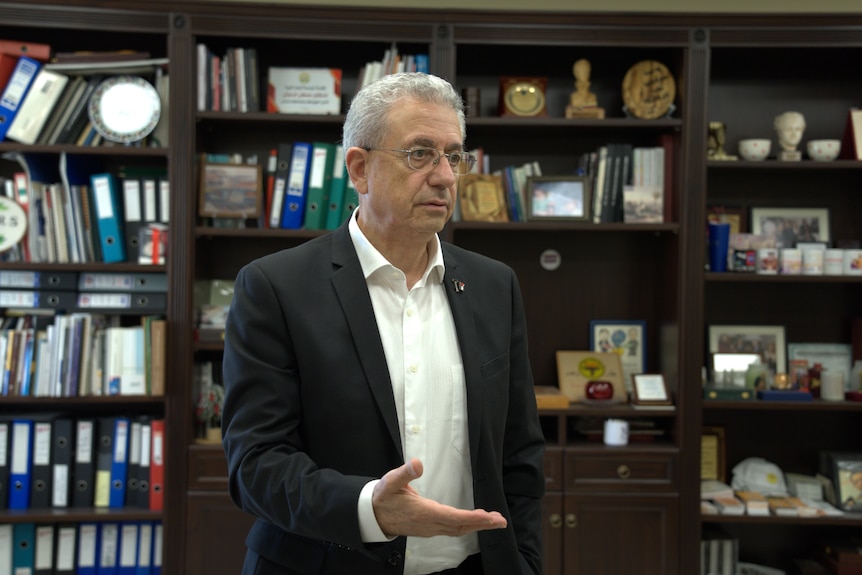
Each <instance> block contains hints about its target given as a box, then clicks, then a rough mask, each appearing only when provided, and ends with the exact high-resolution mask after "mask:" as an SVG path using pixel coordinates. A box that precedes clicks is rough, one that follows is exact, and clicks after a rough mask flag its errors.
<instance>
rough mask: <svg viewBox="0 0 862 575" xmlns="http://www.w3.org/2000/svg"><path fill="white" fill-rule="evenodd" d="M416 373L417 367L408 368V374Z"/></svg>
mask: <svg viewBox="0 0 862 575" xmlns="http://www.w3.org/2000/svg"><path fill="white" fill-rule="evenodd" d="M417 371H419V368H418V367H416V366H415V365H411V366H410V372H411V373H416V372H417Z"/></svg>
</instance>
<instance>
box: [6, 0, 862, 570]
mask: <svg viewBox="0 0 862 575" xmlns="http://www.w3.org/2000/svg"><path fill="white" fill-rule="evenodd" d="M0 21H2V22H3V24H2V25H0V31H2V35H4V36H7V37H18V38H22V39H32V40H35V41H38V40H40V39H45V40H49V41H50V42H51V43H52V45H55V46H57V47H60V46H62V47H64V48H66V47H68V48H69V49H121V48H132V47H140V48H143V47H145V48H147V49H149V50H150V51H151V52H153V53H156V54H160V55H167V56H168V57H169V58H170V77H171V92H170V147H169V148H168V150H167V151H166V152H165V154H166V155H165V156H164V158H163V160H162V161H165V162H166V163H167V165H168V167H169V173H170V183H171V189H172V192H173V193H172V206H171V218H170V220H171V245H170V253H171V258H170V261H169V263H168V266H167V271H168V273H169V277H170V294H171V296H170V305H169V309H168V310H167V315H168V318H169V321H170V336H169V350H170V351H169V367H168V370H169V382H168V393H167V396H166V397H165V399H164V402H163V403H160V404H158V405H156V406H154V407H153V408H154V409H156V410H157V411H159V410H161V411H163V413H164V416H165V418H166V420H167V424H168V432H169V442H168V445H169V451H168V454H167V458H168V459H167V463H166V465H167V469H168V492H167V495H166V503H165V512H164V514H163V515H162V517H163V521H164V525H165V559H164V571H163V572H166V573H180V572H182V573H186V574H188V575H196V574H199V573H200V574H203V573H208V572H214V571H218V572H238V571H239V569H240V566H241V562H242V557H243V553H244V544H243V540H244V535H245V532H246V529H247V527H248V526H249V525H250V524H251V522H252V519H251V517H249V516H248V515H246V514H244V513H243V512H241V511H239V510H238V509H236V508H235V507H234V506H233V504H232V503H231V501H230V498H229V496H228V494H227V490H226V486H227V484H226V477H225V475H226V469H225V464H224V459H223V454H222V452H221V450H220V448H219V447H218V446H215V447H213V446H201V445H196V444H195V442H194V420H193V403H194V397H193V394H192V386H191V385H190V383H189V382H191V381H192V377H193V367H194V364H195V362H201V361H207V360H212V361H214V362H216V364H218V361H219V359H220V357H221V349H220V347H219V346H218V345H215V346H213V345H209V344H207V345H203V344H196V343H195V341H194V338H193V327H194V325H193V323H194V305H193V290H194V282H195V281H196V280H200V279H218V278H232V277H233V276H234V274H235V273H236V272H237V271H238V269H239V268H240V267H241V266H242V265H243V264H244V263H246V262H248V261H249V260H251V259H252V258H254V257H257V256H260V255H263V254H265V253H268V252H271V251H275V250H278V249H283V248H285V247H289V246H292V245H297V244H299V243H301V242H304V241H306V240H308V239H309V238H311V237H314V236H316V235H318V234H320V233H321V232H317V231H308V230H298V231H288V230H260V229H246V230H225V229H216V228H212V227H208V226H205V225H203V221H202V220H201V219H199V218H198V216H197V190H198V166H197V157H198V154H200V153H204V152H206V153H226V152H241V153H243V154H246V155H248V154H257V155H258V156H259V157H261V158H265V157H266V155H267V154H268V151H269V149H270V148H273V147H276V146H277V144H278V143H279V142H283V141H316V140H321V141H328V142H337V141H338V140H339V139H340V136H341V122H342V120H343V117H341V116H334V117H319V116H298V117H294V116H284V115H275V114H267V113H264V112H261V111H257V112H248V113H233V112H198V111H197V104H196V103H197V88H196V76H197V64H196V46H197V44H198V43H205V44H207V46H208V47H210V48H211V49H213V50H214V51H216V52H218V51H222V50H224V49H226V48H227V47H233V46H246V47H249V46H251V47H255V48H257V50H258V54H259V57H260V70H261V71H262V74H261V86H260V88H261V90H262V92H261V93H265V79H266V78H265V70H266V69H267V67H268V66H277V65H282V66H283V65H291V64H301V65H306V66H326V67H339V68H341V69H342V70H343V71H344V81H343V103H344V105H346V103H347V102H349V100H350V98H351V97H352V95H353V94H354V93H355V90H356V78H357V76H358V72H359V69H360V68H361V66H363V65H364V64H365V63H366V62H367V61H369V60H375V59H379V58H380V57H381V55H382V53H383V51H384V50H385V49H386V48H388V47H389V46H390V45H391V43H392V42H395V43H397V44H398V46H399V49H401V50H403V51H405V52H426V53H428V54H429V56H430V66H431V71H432V72H433V73H436V74H439V75H441V76H444V77H446V78H448V79H449V80H451V81H452V82H453V83H454V84H455V86H456V88H457V89H459V90H460V89H463V88H465V87H467V86H471V87H478V88H479V90H480V93H481V109H482V110H481V112H482V114H481V116H480V117H475V118H470V119H469V120H468V140H467V145H468V147H476V146H482V147H483V148H484V150H485V151H486V152H487V153H489V154H490V155H491V158H492V162H491V167H492V169H498V168H501V167H503V166H505V165H508V164H514V163H523V162H525V161H528V160H538V161H539V162H540V163H541V165H542V168H543V171H544V173H545V174H567V173H571V172H572V171H573V170H574V168H575V167H576V163H577V157H578V156H579V155H580V154H581V153H583V152H587V151H592V150H595V149H596V148H597V147H598V146H600V145H603V144H606V143H608V142H615V141H626V142H632V143H636V144H641V145H654V144H655V143H656V142H657V141H658V139H659V138H660V137H662V136H667V135H670V136H671V137H672V138H673V140H674V143H675V148H676V162H675V170H674V173H673V174H671V175H670V177H671V178H672V179H673V182H674V187H673V203H672V213H673V218H672V219H671V220H670V221H669V222H668V223H663V224H638V225H635V224H621V223H620V224H591V223H581V222H579V223H546V222H542V223H532V222H527V223H511V224H481V223H467V222H457V223H452V224H450V225H449V226H447V228H446V230H444V234H443V235H444V239H446V240H449V241H452V242H455V243H457V244H459V245H463V246H465V247H467V248H470V249H475V250H478V251H480V252H483V253H486V254H488V255H490V256H492V257H496V258H499V259H501V260H503V261H505V262H507V263H508V264H509V265H511V266H512V267H513V268H514V269H515V271H516V272H517V273H518V276H519V279H520V282H521V285H522V289H523V293H524V298H525V305H526V311H527V316H528V322H529V324H528V328H529V332H530V354H531V361H532V364H533V369H534V375H535V380H536V383H537V384H539V385H555V384H556V382H557V376H556V365H555V360H554V354H555V351H556V350H559V349H586V348H587V347H588V344H589V321H590V320H592V319H620V320H645V321H646V323H647V329H646V337H647V350H648V359H647V363H648V370H649V371H652V372H662V373H663V374H664V375H665V378H666V380H667V382H668V384H669V388H670V390H671V393H672V395H673V398H674V406H673V407H672V408H662V409H653V410H649V411H645V410H643V411H642V410H636V409H634V408H632V407H630V406H621V407H613V408H587V407H583V408H579V407H572V408H569V409H563V410H546V411H543V412H542V413H541V420H542V425H543V429H544V430H545V433H546V437H547V440H548V451H547V457H546V471H547V476H548V484H547V485H548V495H547V497H546V499H545V502H544V507H545V515H546V524H545V528H544V534H545V568H546V571H545V572H546V573H548V574H562V573H589V574H594V573H595V574H597V573H622V572H634V571H637V572H640V573H646V574H655V575H659V574H661V575H673V574H677V573H695V572H697V570H698V561H699V543H700V530H701V526H702V525H703V524H704V523H710V522H718V523H721V524H722V527H725V528H726V529H727V530H729V531H731V532H733V533H734V534H738V536H739V538H740V541H741V546H740V549H741V554H742V556H743V558H744V559H745V560H751V561H762V562H764V563H766V564H770V565H773V566H779V565H781V563H782V560H783V559H782V558H783V557H784V556H786V555H787V554H788V553H789V552H790V550H793V551H796V550H800V549H803V548H804V547H803V545H802V543H803V542H809V541H812V540H814V539H815V538H817V537H820V536H827V535H831V534H832V533H844V532H848V531H850V530H852V529H854V528H855V529H858V527H859V525H860V522H859V521H858V520H853V519H843V520H841V521H838V520H833V521H825V520H791V519H785V518H781V519H779V518H774V517H773V518H766V519H751V518H743V519H735V520H729V519H726V518H719V519H715V518H707V519H703V518H701V516H700V511H699V480H700V467H699V466H700V442H699V438H700V430H701V426H702V425H720V426H723V427H725V428H726V432H727V438H728V441H727V444H728V452H727V461H728V465H731V466H732V465H734V464H735V463H736V462H738V461H740V460H741V459H742V458H744V457H747V456H751V455H754V454H760V455H762V456H764V457H767V458H774V459H775V461H776V463H778V464H779V465H783V466H787V467H788V468H793V470H796V471H800V472H810V471H813V470H814V467H813V466H814V465H816V463H814V461H815V460H814V459H813V454H814V453H815V452H816V450H817V449H819V448H821V446H823V445H826V446H828V447H829V448H835V449H851V448H852V447H853V440H852V437H853V436H854V434H858V430H859V427H858V425H859V424H858V415H859V411H860V410H859V409H858V408H857V404H849V403H841V404H837V405H834V406H828V407H824V406H822V405H819V404H818V405H810V406H806V405H793V406H788V405H782V404H775V405H772V404H760V403H758V404H754V403H752V404H746V405H742V404H733V403H708V402H704V401H703V400H702V399H701V395H702V390H701V366H702V365H704V364H705V361H706V357H707V353H706V347H707V340H706V329H707V326H708V325H710V324H712V323H717V322H719V321H721V322H727V323H731V322H736V323H760V324H784V325H786V326H787V329H788V337H789V341H803V339H802V338H810V339H809V341H843V342H849V340H850V327H849V319H848V318H851V317H858V316H859V315H860V314H862V310H860V307H862V304H860V299H859V297H858V294H859V289H858V288H859V286H860V281H859V280H856V279H848V278H841V279H828V278H801V279H800V278H796V279H788V278H781V277H779V278H772V279H764V278H760V277H753V276H744V277H743V276H736V275H730V274H725V275H722V276H719V275H718V274H709V273H704V264H705V259H706V258H705V249H704V246H705V243H706V236H705V214H706V210H707V206H708V205H712V204H713V203H728V202H733V203H738V204H741V205H742V206H743V207H745V208H750V207H751V206H752V205H773V204H774V205H783V206H790V205H797V204H799V205H812V204H811V202H812V199H811V198H812V197H814V198H816V200H814V201H815V203H816V204H817V205H826V206H827V207H829V208H830V210H831V213H832V218H833V219H832V222H833V230H834V233H835V234H840V235H836V236H835V237H844V238H851V239H860V237H859V236H860V234H862V232H860V228H859V226H858V223H857V222H858V221H860V215H862V214H860V212H862V202H860V200H859V197H860V196H859V195H858V194H855V193H854V191H853V190H854V188H856V187H858V185H859V183H860V179H862V168H860V167H859V165H862V163H857V162H837V163H833V164H821V165H817V166H813V165H812V164H810V163H807V162H803V163H801V164H799V165H798V166H789V165H777V163H776V162H766V163H762V164H757V165H752V164H749V163H747V162H737V163H735V164H733V165H731V164H721V165H719V164H717V163H714V162H709V161H707V156H706V141H707V122H708V121H709V120H712V119H720V120H722V121H725V122H726V123H727V124H728V144H727V149H728V151H731V152H732V151H733V150H734V148H735V145H736V142H737V141H738V140H739V139H740V138H743V137H755V136H763V137H770V138H771V137H773V134H774V133H773V131H772V129H771V121H772V117H773V116H774V115H775V114H776V113H778V112H779V111H783V110H785V109H792V108H800V110H801V111H803V112H805V113H806V117H807V118H808V119H809V128H808V130H807V131H806V135H805V138H806V140H807V139H808V138H813V137H838V138H840V136H841V132H842V130H843V122H844V119H845V117H846V113H847V109H848V108H849V107H851V106H853V105H858V103H859V102H858V101H857V100H854V98H856V99H858V98H859V96H858V94H859V93H860V90H859V88H860V87H862V86H860V84H862V82H860V81H857V80H853V79H852V78H851V77H849V76H848V74H847V72H846V62H848V61H852V56H853V55H859V54H860V51H862V31H860V28H858V26H860V25H862V17H859V16H852V17H840V18H839V17H825V16H813V15H807V16H795V17H794V16H780V15H772V16H769V17H766V16H742V15H726V16H717V15H712V16H674V15H630V14H571V13H542V12H528V11H525V12H493V13H492V12H484V11H456V12H453V11H451V10H389V9H370V8H338V9H335V8H323V7H320V8H314V7H311V6H287V5H283V6H274V5H266V4H253V3H227V2H196V1H187V2H179V3H171V4H168V3H167V2H155V3H144V2H119V3H113V5H112V8H111V9H103V8H101V7H100V6H99V4H98V3H95V2H86V1H83V0H77V1H74V0H73V1H71V2H67V3H65V4H64V5H58V4H52V3H50V2H47V1H42V0H36V1H34V2H31V3H28V4H26V5H25V4H4V5H3V6H0ZM300 55H301V56H300ZM580 58H587V59H589V60H590V61H591V63H592V76H591V81H592V86H591V89H592V90H593V91H595V92H596V93H597V95H598V99H599V103H600V105H601V106H602V107H604V108H605V109H606V110H607V112H608V117H607V119H605V120H566V119H565V118H564V112H563V110H564V107H565V104H566V103H567V99H568V96H569V94H570V93H571V91H572V90H573V77H572V74H571V66H572V63H573V62H574V61H575V60H577V59H580ZM644 59H655V60H659V61H661V62H663V63H664V64H665V65H667V66H668V67H669V69H670V70H671V72H672V73H673V75H674V77H675V78H676V82H677V98H676V109H675V111H674V112H673V114H672V115H671V117H670V118H667V119H661V120H652V121H644V120H637V119H629V118H626V117H625V116H624V114H623V113H622V111H621V109H620V108H621V105H622V98H621V95H620V85H621V82H622V77H623V76H624V74H625V72H626V70H627V69H628V67H629V66H631V65H633V64H635V63H636V62H638V61H640V60H644ZM508 75H542V76H547V77H548V79H549V90H548V103H549V110H550V115H549V117H547V118H537V119H511V118H499V117H497V114H496V107H497V95H498V90H499V78H500V77H501V76H508ZM20 149H22V146H19V145H17V144H14V143H0V150H4V151H12V150H20ZM43 151H44V152H46V153H57V152H59V151H60V150H59V149H57V148H55V147H50V148H48V149H45V150H43ZM73 151H74V150H73ZM96 153H98V154H105V156H106V157H110V158H117V157H119V158H120V160H119V161H125V160H126V159H127V157H126V156H128V157H134V152H126V151H119V150H116V149H114V150H109V151H103V150H99V151H98V152H96ZM148 159H149V158H148ZM857 164H859V165H857ZM815 190H816V192H815V194H812V192H813V191H815ZM546 249H554V250H557V251H558V252H559V253H560V255H561V257H562V265H561V266H560V267H559V268H558V269H557V270H555V271H546V270H544V269H543V268H542V267H541V266H540V265H539V258H540V255H541V253H542V252H543V251H544V250H546ZM16 265H18V266H19V267H22V268H24V269H26V268H27V267H28V265H27V264H16ZM30 267H32V266H30ZM50 267H52V268H54V267H57V266H50ZM89 267H93V266H83V267H82V266H77V267H74V266H73V269H84V268H87V269H88V268H89ZM96 267H98V266H96ZM112 269H114V268H112ZM802 302H804V303H802ZM800 303H802V305H800ZM36 404H37V402H35V401H25V402H24V406H25V407H21V409H28V410H29V409H32V408H33V407H34V405H36ZM4 405H7V404H6V403H4ZM16 409H17V408H16ZM39 409H41V407H40V408H39ZM608 417H620V418H625V419H630V420H632V421H637V420H640V419H649V420H651V421H653V422H654V423H655V424H656V425H657V426H658V427H659V428H660V429H661V430H662V431H663V432H664V433H663V435H662V437H661V439H660V440H658V441H654V442H650V443H632V444H631V445H629V446H627V447H624V448H609V447H605V446H604V445H603V444H601V443H600V442H596V441H592V438H590V437H589V436H588V434H587V435H586V436H585V434H584V433H582V431H580V430H581V429H582V426H583V425H588V424H590V423H591V422H594V421H601V420H603V419H605V418H608ZM803 420H804V421H805V425H804V426H800V425H796V422H798V421H803ZM779 430H781V434H779V432H778V431H779ZM785 438H789V439H785ZM788 445H794V446H798V447H799V449H798V450H792V449H789V448H788V447H787V446H788ZM3 520H5V519H4V516H3V515H0V521H3ZM214 542H215V543H218V544H217V545H213V543H214ZM613 550H624V552H617V551H613Z"/></svg>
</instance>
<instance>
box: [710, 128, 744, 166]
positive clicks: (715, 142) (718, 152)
mask: <svg viewBox="0 0 862 575" xmlns="http://www.w3.org/2000/svg"><path fill="white" fill-rule="evenodd" d="M726 137H727V126H725V125H724V122H710V123H709V133H708V136H707V144H706V155H707V157H708V158H709V159H710V160H736V159H737V157H736V156H733V155H731V154H728V153H727V152H725V151H724V143H725V139H726Z"/></svg>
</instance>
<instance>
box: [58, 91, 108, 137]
mask: <svg viewBox="0 0 862 575" xmlns="http://www.w3.org/2000/svg"><path fill="white" fill-rule="evenodd" d="M102 80H103V77H102V76H100V75H94V76H90V77H89V78H87V81H86V83H85V84H84V85H83V86H84V87H83V88H82V90H81V91H80V94H79V95H78V97H77V98H76V99H75V101H74V103H70V106H71V107H70V109H69V116H68V118H67V119H66V122H65V123H64V124H63V126H62V127H61V128H60V132H59V134H57V139H56V140H55V141H53V142H50V143H52V144H73V143H75V140H76V139H77V137H78V136H79V135H80V134H81V130H83V129H84V126H85V125H86V123H87V121H88V117H87V106H88V105H89V103H90V97H91V96H92V95H93V92H95V91H96V88H97V87H98V85H99V84H101V83H102Z"/></svg>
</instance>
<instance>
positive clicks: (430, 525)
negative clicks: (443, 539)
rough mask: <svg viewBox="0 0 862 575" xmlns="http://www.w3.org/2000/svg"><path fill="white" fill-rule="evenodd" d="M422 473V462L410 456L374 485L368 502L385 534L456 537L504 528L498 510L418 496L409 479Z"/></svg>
mask: <svg viewBox="0 0 862 575" xmlns="http://www.w3.org/2000/svg"><path fill="white" fill-rule="evenodd" d="M422 472H423V468H422V462H421V461H419V460H418V459H411V460H410V461H408V462H407V463H405V464H404V465H402V466H401V467H399V468H397V469H393V470H391V471H389V472H388V473H387V474H386V475H384V476H383V477H382V478H381V479H380V481H379V482H378V483H377V485H376V486H375V487H374V492H373V494H372V496H371V504H372V506H373V507H374V515H375V517H376V518H377V523H378V525H380V528H381V529H382V530H383V533H385V534H386V536H387V537H395V536H399V535H408V536H414V537H433V536H435V535H450V536H459V535H466V534H467V533H473V532H474V531H484V530H486V529H503V528H505V527H506V518H505V517H503V516H502V515H501V514H500V513H498V512H497V511H485V510H483V509H474V510H472V511H467V510H465V509H457V508H455V507H451V506H449V505H442V504H440V503H437V502H436V501H432V500H431V499H426V498H424V497H421V496H420V495H419V494H418V493H417V492H416V490H415V489H413V488H412V487H411V486H410V482H411V481H413V480H414V479H416V478H417V477H421V476H422Z"/></svg>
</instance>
